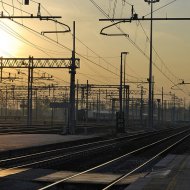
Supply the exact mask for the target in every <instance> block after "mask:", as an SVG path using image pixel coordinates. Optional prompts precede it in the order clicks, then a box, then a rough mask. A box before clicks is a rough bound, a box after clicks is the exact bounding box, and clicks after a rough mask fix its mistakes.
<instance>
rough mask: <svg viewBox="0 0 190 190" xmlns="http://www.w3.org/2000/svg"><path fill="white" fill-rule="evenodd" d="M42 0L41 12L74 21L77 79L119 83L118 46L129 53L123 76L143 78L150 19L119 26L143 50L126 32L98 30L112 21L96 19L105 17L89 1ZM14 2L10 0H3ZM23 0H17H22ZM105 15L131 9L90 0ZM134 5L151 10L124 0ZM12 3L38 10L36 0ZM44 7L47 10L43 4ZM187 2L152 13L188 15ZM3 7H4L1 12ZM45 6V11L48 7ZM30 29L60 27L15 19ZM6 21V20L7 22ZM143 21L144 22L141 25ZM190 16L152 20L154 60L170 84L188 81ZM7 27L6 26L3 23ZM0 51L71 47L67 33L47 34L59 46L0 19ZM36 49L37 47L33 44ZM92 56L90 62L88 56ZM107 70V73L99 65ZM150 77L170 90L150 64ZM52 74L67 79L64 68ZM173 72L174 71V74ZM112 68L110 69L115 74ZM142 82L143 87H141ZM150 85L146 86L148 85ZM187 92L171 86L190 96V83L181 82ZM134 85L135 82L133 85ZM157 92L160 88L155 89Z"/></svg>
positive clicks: (53, 51) (54, 53)
mask: <svg viewBox="0 0 190 190" xmlns="http://www.w3.org/2000/svg"><path fill="white" fill-rule="evenodd" d="M36 1H37V2H39V3H41V5H42V6H41V14H42V15H48V14H49V13H50V14H51V15H54V16H62V20H61V22H63V23H65V24H67V25H69V26H70V27H71V28H72V22H73V21H74V20H75V21H76V35H77V38H78V39H79V40H80V41H78V40H77V49H76V51H77V53H79V54H80V55H81V56H82V57H83V58H82V57H81V56H80V55H78V57H80V58H81V68H80V69H78V70H77V79H79V81H80V82H81V83H84V82H85V81H86V80H87V79H89V82H90V83H102V84H113V83H114V84H118V83H119V65H120V54H121V52H122V51H128V52H130V54H129V55H128V56H127V58H126V63H127V66H126V70H127V79H128V80H129V81H137V80H146V79H147V78H148V69H149V60H148V59H147V57H146V56H145V55H144V54H147V55H149V42H148V40H147V37H146V36H145V34H144V32H143V30H142V27H143V29H144V30H145V32H146V34H147V35H148V36H149V28H150V23H149V22H145V21H143V22H141V23H138V22H136V21H135V22H133V23H124V24H121V25H119V27H120V28H121V29H122V30H123V31H125V32H126V34H129V36H130V39H131V40H132V42H134V43H135V44H136V45H137V46H138V47H139V48H140V49H141V50H142V52H143V53H142V52H139V50H137V48H136V47H134V46H133V45H132V43H131V42H130V41H129V40H128V39H127V38H125V37H106V36H102V35H100V34H99V33H100V30H101V29H102V27H104V26H107V25H109V24H110V22H99V19H100V18H105V16H104V15H103V14H102V13H101V12H100V11H99V10H98V9H97V8H96V7H95V6H94V5H93V4H92V2H90V0H36ZM171 1H172V0H164V1H163V0H160V2H159V3H156V4H155V9H156V8H159V7H161V6H163V5H165V4H167V3H169V2H171ZM3 2H7V3H9V4H12V0H9V1H8V0H6V1H3ZM20 2H21V0H20ZM94 2H95V3H97V4H98V5H99V6H100V7H101V8H102V9H103V10H104V11H105V13H106V14H108V15H109V16H110V17H113V16H115V17H117V18H118V17H123V18H125V17H129V16H130V9H131V6H129V5H128V4H127V3H124V2H123V0H117V4H116V7H115V9H114V3H115V2H116V1H115V0H94ZM127 2H129V3H131V4H133V5H134V7H135V11H136V12H137V13H138V14H139V17H141V16H144V15H146V14H147V13H149V12H150V6H149V5H148V4H147V3H145V2H144V1H143V0H128V1H127ZM14 6H15V7H18V8H22V9H23V10H25V11H27V12H30V13H33V14H34V15H35V14H37V7H38V5H37V4H36V3H33V2H31V3H30V6H22V5H21V4H19V3H18V1H17V0H14ZM0 7H1V9H0V10H1V11H4V14H8V13H6V11H7V12H9V14H10V15H12V14H15V15H21V14H23V15H24V14H25V13H24V12H21V11H17V10H16V9H14V10H13V9H12V8H9V6H7V5H4V7H3V6H2V5H0ZM44 8H45V9H44ZM189 9H190V2H189V1H188V0H183V1H182V0H176V1H175V2H174V3H172V4H171V5H169V6H167V7H165V8H163V9H161V10H159V11H157V12H156V13H154V16H155V17H190V13H189ZM5 10H6V11H5ZM46 11H48V12H46ZM17 21H18V22H19V23H22V24H24V25H26V26H28V27H30V28H31V29H33V30H36V31H38V32H39V33H40V32H41V31H46V30H56V29H57V30H63V28H62V27H61V26H60V25H57V26H56V25H55V23H53V22H50V21H39V20H34V19H33V20H21V19H19V20H17ZM5 24H6V25H5ZM141 26H142V27H141ZM189 26H190V21H155V22H154V34H153V39H154V48H155V50H156V52H157V53H158V54H155V53H154V54H153V56H154V58H153V60H154V63H155V64H156V66H157V67H158V68H159V69H160V70H162V72H163V73H164V75H165V76H167V77H169V78H170V79H172V80H173V81H174V83H178V82H180V81H179V80H176V79H184V80H185V81H186V82H190V75H189V68H190V66H189V60H190V53H189V50H190V36H189V34H190V27H189ZM7 27H10V28H7ZM0 32H1V33H0V41H1V42H2V43H0V52H2V53H1V54H2V56H6V57H9V56H15V57H28V56H29V55H33V56H34V57H71V52H70V51H69V50H68V49H66V48H64V47H63V46H65V47H68V48H70V49H72V36H71V34H59V35H58V36H56V35H55V34H51V35H48V37H49V38H52V39H53V40H55V41H56V40H57V41H58V42H59V43H60V44H62V45H63V46H59V45H58V44H56V43H54V44H53V43H52V42H47V39H46V38H43V37H42V36H40V35H36V34H34V33H32V32H30V31H28V30H26V29H25V28H23V27H22V26H19V25H18V24H15V23H13V22H12V21H5V20H0ZM107 32H111V33H118V32H119V30H118V29H117V28H115V27H113V28H112V29H109V30H107ZM36 48H37V49H36ZM89 60H90V61H89ZM102 67H103V68H105V69H108V70H110V71H111V72H108V71H106V70H104V69H103V68H102ZM153 70H154V78H155V83H156V90H160V89H161V87H162V86H163V87H164V89H165V91H166V92H169V91H172V90H171V86H172V83H171V82H170V81H169V80H168V79H167V78H166V77H165V76H164V75H163V74H161V73H160V72H159V71H158V69H156V68H155V67H154V69H153ZM48 72H50V73H53V74H54V75H56V76H59V78H63V79H64V80H65V81H69V74H68V70H64V71H57V70H56V71H55V70H54V71H50V70H49V71H48ZM171 72H172V73H173V74H174V75H175V76H176V77H174V76H173V75H172V74H171ZM113 73H114V74H113ZM145 87H146V86H145ZM147 87H148V86H147ZM180 87H181V88H182V89H183V90H184V91H185V92H186V95H185V94H184V93H183V92H181V91H179V90H175V91H172V93H176V94H178V95H180V96H181V97H186V98H187V99H189V97H188V93H189V92H190V91H189V90H190V86H188V85H186V86H180ZM133 88H136V85H133ZM156 93H159V92H158V91H157V92H156Z"/></svg>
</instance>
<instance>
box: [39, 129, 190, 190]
mask: <svg viewBox="0 0 190 190" xmlns="http://www.w3.org/2000/svg"><path fill="white" fill-rule="evenodd" d="M187 131H190V129H188V130H184V131H181V132H179V133H177V134H174V135H171V136H169V137H165V138H163V139H161V140H158V141H156V142H153V143H151V144H148V145H145V146H143V147H141V148H138V149H136V150H133V151H131V152H128V153H126V154H124V155H122V156H119V157H117V158H115V159H112V160H110V161H108V162H105V163H102V164H100V165H97V166H95V167H92V168H90V169H88V170H85V171H82V172H79V173H77V174H74V175H71V176H69V177H66V178H63V179H61V180H59V181H56V182H54V183H52V184H49V185H47V186H45V187H42V188H40V189H38V190H46V189H49V188H51V187H55V186H56V185H58V184H60V183H62V182H65V181H67V180H69V179H72V178H75V177H77V176H80V175H83V174H86V173H88V172H91V171H93V170H95V169H99V168H101V167H104V166H107V165H109V164H112V163H113V162H116V161H119V160H121V159H123V158H125V157H127V156H129V155H131V154H134V153H137V152H139V151H142V150H144V149H147V148H149V147H152V146H154V145H156V144H159V143H162V142H164V141H167V140H169V139H171V138H174V137H176V136H178V135H180V134H182V133H185V132H187Z"/></svg>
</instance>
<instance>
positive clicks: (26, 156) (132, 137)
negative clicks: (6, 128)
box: [0, 129, 173, 164]
mask: <svg viewBox="0 0 190 190" xmlns="http://www.w3.org/2000/svg"><path fill="white" fill-rule="evenodd" d="M171 130H173V129H169V130H168V129H167V130H161V131H156V132H155V131H151V132H148V133H147V132H145V133H138V134H134V135H129V136H124V137H119V138H112V139H107V140H100V141H97V142H90V143H85V144H81V145H75V146H72V147H65V148H57V149H54V150H47V151H41V152H37V153H32V154H27V155H23V156H17V157H13V158H7V159H2V160H0V164H2V163H4V162H8V161H14V160H19V159H23V158H28V157H32V156H38V155H43V154H48V153H54V152H58V151H69V150H72V149H77V148H85V147H87V146H90V145H99V144H100V143H106V142H113V141H120V140H128V142H129V141H132V140H137V139H140V138H144V137H147V136H150V135H157V134H159V133H162V132H166V131H171ZM142 135H145V136H142ZM130 138H131V139H130ZM117 143H118V142H114V143H112V144H108V145H106V146H111V145H114V144H117ZM119 143H121V142H119ZM104 146H105V145H104ZM96 148H97V147H96ZM98 148H99V147H98Z"/></svg>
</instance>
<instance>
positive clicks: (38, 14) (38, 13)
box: [37, 3, 41, 17]
mask: <svg viewBox="0 0 190 190" xmlns="http://www.w3.org/2000/svg"><path fill="white" fill-rule="evenodd" d="M40 9H41V4H40V3H39V4H38V12H37V16H38V17H41V11H40Z"/></svg>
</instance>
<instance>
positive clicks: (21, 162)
mask: <svg viewBox="0 0 190 190" xmlns="http://www.w3.org/2000/svg"><path fill="white" fill-rule="evenodd" d="M176 130H181V129H176ZM171 131H172V132H173V131H174V130H171V129H167V130H163V131H162V130H161V131H154V132H146V133H140V134H135V135H130V136H123V137H117V138H112V139H106V140H98V141H97V142H90V143H83V144H81V145H74V146H71V147H62V148H55V147H52V149H50V150H45V151H39V152H35V153H31V154H24V155H20V156H15V157H9V158H6V159H2V160H0V167H1V168H6V167H9V168H7V169H13V168H20V167H30V166H31V167H33V166H35V165H38V163H39V164H40V165H41V164H46V162H48V165H50V161H52V164H54V162H55V161H57V160H60V161H63V160H65V161H66V160H72V159H76V158H77V157H80V156H82V157H83V156H84V155H86V156H87V155H88V154H90V153H95V152H96V151H97V152H101V151H105V150H112V149H113V147H117V146H121V145H124V144H126V143H127V142H133V141H136V140H140V139H144V138H146V137H147V138H148V137H150V136H151V137H152V136H156V135H159V134H161V133H163V132H164V133H170V132H171ZM47 158H48V159H47ZM10 166H12V168H10Z"/></svg>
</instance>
